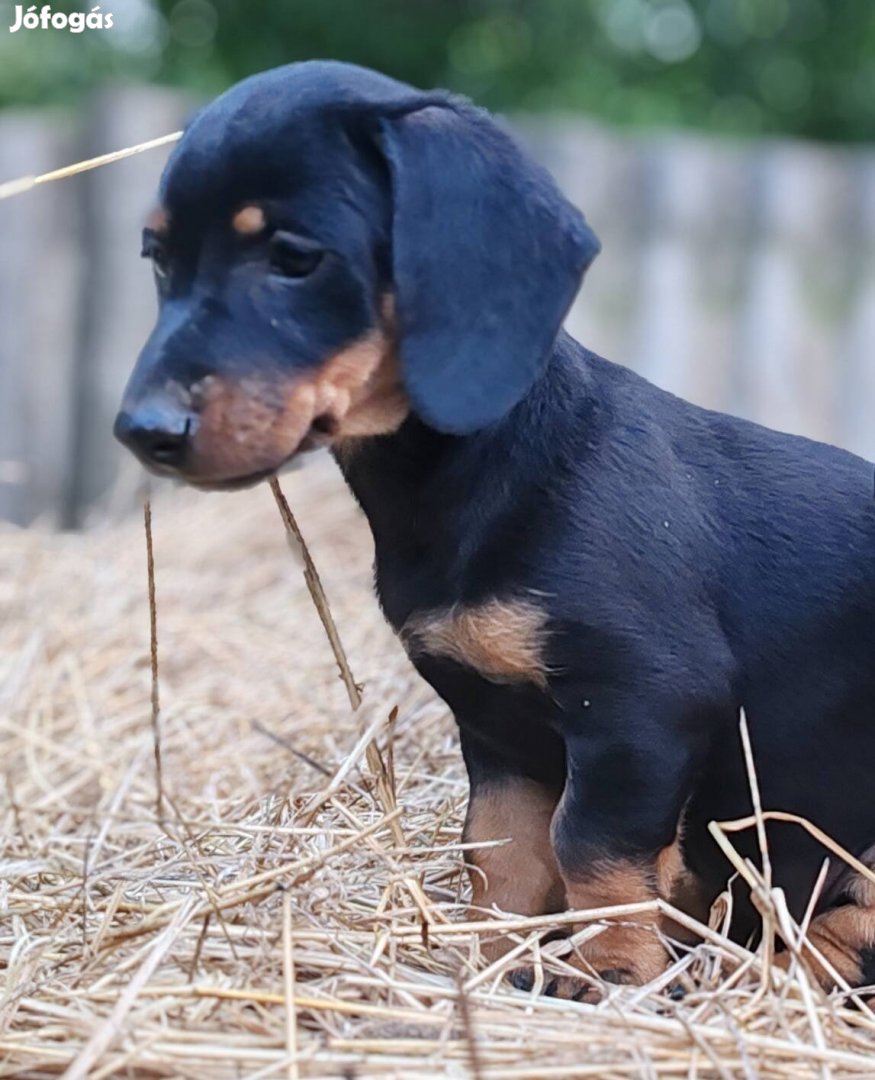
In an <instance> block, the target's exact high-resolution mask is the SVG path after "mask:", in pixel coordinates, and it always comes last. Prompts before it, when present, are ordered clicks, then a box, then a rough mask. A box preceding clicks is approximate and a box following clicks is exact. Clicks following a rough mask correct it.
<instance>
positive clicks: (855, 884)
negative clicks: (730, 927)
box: [775, 849, 875, 990]
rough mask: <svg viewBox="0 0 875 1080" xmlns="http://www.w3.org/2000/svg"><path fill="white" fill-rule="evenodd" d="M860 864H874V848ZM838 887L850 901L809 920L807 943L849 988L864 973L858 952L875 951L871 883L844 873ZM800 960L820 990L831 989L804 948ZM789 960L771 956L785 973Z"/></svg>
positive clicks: (830, 979)
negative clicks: (820, 954) (803, 961)
mask: <svg viewBox="0 0 875 1080" xmlns="http://www.w3.org/2000/svg"><path fill="white" fill-rule="evenodd" d="M861 861H862V862H864V863H866V864H867V865H871V864H872V863H873V862H875V849H870V850H869V851H867V852H866V853H865V854H864V855H863V856H862V857H861ZM838 884H839V887H840V890H841V892H842V893H844V894H845V895H846V896H848V897H850V898H851V901H852V902H851V903H848V904H842V905H841V906H840V907H835V908H831V909H829V910H827V911H824V912H823V914H822V915H818V916H816V918H814V919H812V921H811V925H810V926H809V928H808V934H807V940H808V941H810V942H811V944H812V945H813V946H814V948H815V949H817V951H818V952H820V953H822V954H823V957H824V959H825V960H827V961H828V962H829V963H830V964H832V966H833V967H834V968H835V970H836V971H837V972H838V973H839V975H841V976H842V978H843V979H844V980H845V981H846V982H847V983H848V984H849V985H850V986H862V985H863V984H864V982H865V980H866V978H867V977H868V973H867V975H866V976H865V977H864V974H863V970H862V964H861V958H860V953H861V952H862V951H864V950H865V951H868V950H875V882H872V881H870V880H869V879H868V878H866V877H863V875H862V874H857V873H854V872H853V871H848V872H847V873H846V874H844V875H843V876H842V878H841V879H840V880H839V883H838ZM802 957H803V959H804V960H805V962H806V963H807V964H808V966H809V968H810V969H811V971H812V973H813V975H814V977H815V978H816V979H817V981H818V982H819V983H820V985H821V986H822V987H823V988H824V990H833V989H835V986H836V982H835V979H833V977H832V976H831V975H830V974H829V972H828V971H827V970H826V969H825V968H824V967H822V966H821V964H819V963H818V961H817V960H816V959H815V957H814V956H813V954H812V953H811V952H810V951H809V950H808V949H806V948H805V947H804V946H803V948H802ZM791 959H792V954H791V953H789V952H782V953H779V954H778V955H777V956H776V957H775V963H776V964H777V965H778V966H779V967H782V968H784V969H785V970H786V969H787V968H788V967H789V966H790V962H791Z"/></svg>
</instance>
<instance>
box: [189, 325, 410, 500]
mask: <svg viewBox="0 0 875 1080" xmlns="http://www.w3.org/2000/svg"><path fill="white" fill-rule="evenodd" d="M191 398H192V403H193V405H194V407H195V408H196V409H197V411H198V426H197V430H196V432H195V435H194V437H193V438H192V451H191V458H190V474H191V475H190V477H189V478H190V479H192V480H193V481H194V482H197V481H199V480H200V481H203V482H210V481H220V480H223V479H230V478H233V477H238V476H246V475H249V474H251V473H257V472H262V471H269V470H273V469H276V468H279V466H280V465H282V464H283V463H284V462H285V461H286V460H287V459H288V458H289V457H291V456H292V455H293V454H294V453H295V452H296V451H297V450H298V449H299V448H300V447H301V444H302V443H303V442H304V440H305V439H306V438H307V436H308V434H309V433H310V432H311V427H312V425H313V421H314V420H316V419H317V418H319V419H320V421H321V430H320V431H319V432H318V433H314V434H312V435H311V441H312V445H334V444H335V443H338V442H340V443H343V442H344V441H346V440H354V439H356V438H360V437H362V436H364V435H377V434H388V433H390V432H392V431H395V430H397V429H398V428H399V427H400V426H401V424H402V423H403V422H404V420H405V419H406V417H407V414H408V412H409V405H408V403H407V398H406V395H405V394H404V390H403V388H402V385H401V378H400V375H399V372H398V361H397V356H396V353H395V350H394V348H393V347H392V345H391V343H390V341H389V339H388V337H387V335H386V333H385V332H384V331H383V330H375V331H372V332H370V333H369V334H367V335H366V336H365V337H364V338H362V339H361V340H359V341H357V342H355V343H353V344H352V345H350V346H348V347H347V348H345V349H343V350H342V351H341V352H339V353H336V354H335V355H334V356H332V357H331V358H330V359H329V360H327V361H326V362H325V363H324V364H322V365H321V366H319V367H318V368H316V369H314V370H313V371H311V372H308V373H306V374H298V375H295V376H292V377H289V378H262V377H260V376H258V375H252V376H249V377H246V378H243V379H240V380H239V381H237V382H231V381H228V380H224V379H220V378H218V377H217V376H207V378H205V379H202V380H201V381H200V382H199V383H197V384H196V385H195V386H193V387H192V388H191ZM306 445H307V444H306V443H305V447H306Z"/></svg>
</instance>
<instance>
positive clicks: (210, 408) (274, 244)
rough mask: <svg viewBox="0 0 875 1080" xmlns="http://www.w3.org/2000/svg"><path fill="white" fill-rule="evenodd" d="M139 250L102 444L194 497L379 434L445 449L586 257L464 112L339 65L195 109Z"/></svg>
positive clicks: (529, 182)
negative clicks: (123, 352)
mask: <svg viewBox="0 0 875 1080" xmlns="http://www.w3.org/2000/svg"><path fill="white" fill-rule="evenodd" d="M160 198H161V205H160V208H159V209H158V210H157V211H156V212H155V214H154V215H153V217H152V219H151V220H150V221H149V222H148V224H147V227H146V229H145V230H144V236H143V252H144V254H145V255H146V256H147V257H149V258H151V259H152V262H153V265H154V268H155V277H156V282H157V286H158V295H159V317H158V322H157V325H156V327H155V329H154V331H153V333H152V335H151V337H150V339H149V341H148V342H147V344H146V346H145V348H144V350H143V352H142V354H141V356H140V358H139V360H138V362H137V366H136V368H135V370H134V373H133V375H132V377H131V380H130V383H129V385H128V388H127V391H126V393H125V399H124V403H123V406H122V411H121V413H120V414H119V418H118V420H117V421H116V434H117V435H118V437H119V438H120V439H121V440H122V441H123V442H125V443H126V444H127V445H128V446H130V448H131V449H132V450H134V452H135V453H136V454H137V455H138V456H139V457H140V458H141V460H143V461H144V463H145V464H147V465H149V466H150V467H151V468H153V469H155V470H157V471H164V472H172V473H175V474H178V475H180V476H182V477H183V478H184V479H186V480H188V481H190V482H191V483H195V484H201V485H204V486H236V485H238V484H242V483H250V482H254V481H256V480H258V479H261V478H262V477H264V476H267V475H270V474H272V473H274V472H275V471H276V470H277V469H278V468H280V467H281V466H282V465H283V464H285V462H287V461H288V460H289V459H290V458H292V457H293V456H294V455H295V454H296V453H298V452H299V451H301V450H305V449H308V448H310V447H312V446H317V445H323V444H326V443H333V442H336V441H337V440H340V439H343V438H345V437H349V436H366V435H381V434H388V433H390V432H392V431H394V430H396V429H397V428H398V427H399V426H400V425H401V424H402V423H403V422H404V420H405V418H406V416H407V415H408V412H409V411H410V410H412V411H413V412H415V413H416V414H417V415H418V416H419V417H420V419H421V420H422V421H424V422H425V423H426V424H429V425H431V426H432V427H434V428H436V429H438V430H440V431H445V432H451V433H455V434H465V433H468V432H472V431H476V430H478V429H480V428H482V427H485V426H487V425H489V424H492V423H495V422H496V421H498V420H499V419H501V417H502V416H504V415H505V414H506V413H507V412H508V411H509V410H510V409H511V408H512V407H513V406H514V405H515V404H516V403H517V401H519V400H520V398H521V397H522V396H523V395H524V394H525V393H526V391H527V389H528V388H529V386H530V385H531V384H532V382H533V381H534V380H535V379H536V378H537V376H538V374H539V373H540V371H541V370H542V368H543V366H544V364H545V362H546V359H547V357H548V355H549V352H550V349H551V346H552V344H553V341H554V339H555V337H556V334H557V333H558V331H559V327H560V325H561V321H562V319H563V317H564V315H565V313H566V311H567V309H568V306H569V305H570V303H571V300H572V299H573V297H574V294H575V292H576V291H577V288H578V286H579V283H580V280H581V277H582V275H583V273H584V271H585V269H586V267H587V266H588V264H589V263H590V261H591V260H592V258H593V257H594V255H595V254H596V253H597V251H598V242H597V240H596V239H595V236H594V234H593V233H592V232H591V230H590V229H589V227H588V226H587V225H586V224H585V222H584V220H583V217H582V216H581V215H580V214H579V213H578V211H576V210H575V209H574V208H573V207H572V206H571V205H570V204H569V203H568V202H567V201H566V200H565V199H564V198H563V197H562V195H561V194H560V193H559V191H558V189H557V188H556V186H555V184H554V183H553V181H552V179H551V178H550V177H549V175H548V174H547V173H546V172H544V171H543V170H542V169H540V168H538V167H537V166H535V165H534V164H532V163H531V162H529V161H528V160H527V159H526V158H525V157H524V156H523V154H522V153H521V152H520V151H519V149H518V148H517V147H516V145H515V144H514V143H513V141H512V140H511V139H510V137H509V136H508V135H507V134H506V133H505V132H504V131H503V130H502V129H501V128H499V127H498V126H497V125H496V124H495V123H494V122H493V121H492V120H491V119H490V118H489V117H488V116H487V115H486V114H485V113H483V112H481V111H480V110H477V109H475V108H473V107H472V106H470V105H469V104H468V103H466V102H464V101H460V100H458V99H456V98H452V97H450V96H449V95H446V94H443V93H424V92H421V91H418V90H415V89H413V88H411V87H408V86H405V85H404V84H402V83H398V82H395V81H393V80H391V79H388V78H385V77H384V76H381V75H378V74H376V73H374V72H369V71H365V70H363V69H360V68H355V67H351V66H349V65H344V64H337V63H328V62H311V63H305V64H293V65H290V66H288V67H285V68H279V69H277V70H275V71H269V72H266V73H264V74H262V75H258V76H255V77H253V78H251V79H247V80H246V81H244V82H243V83H240V84H238V85H237V86H235V87H233V88H232V89H231V90H230V91H228V92H227V93H226V94H224V95H223V96H222V97H220V98H219V99H218V100H217V101H215V102H214V103H213V104H212V105H210V106H208V107H207V108H206V109H205V110H204V111H203V112H201V113H200V114H199V115H198V116H197V117H196V118H195V119H194V121H193V122H192V123H191V124H190V125H189V127H188V128H187V130H186V132H185V134H184V136H183V138H182V140H181V142H180V143H179V145H178V146H177V148H176V150H175V152H174V153H173V155H172V156H171V159H170V161H169V163H168V165H167V168H166V170H165V172H164V176H163V178H162V182H161V191H160Z"/></svg>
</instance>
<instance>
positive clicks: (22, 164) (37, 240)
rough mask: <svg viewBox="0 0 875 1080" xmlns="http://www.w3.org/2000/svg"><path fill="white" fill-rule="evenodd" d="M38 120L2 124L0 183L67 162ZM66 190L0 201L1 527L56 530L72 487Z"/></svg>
mask: <svg viewBox="0 0 875 1080" xmlns="http://www.w3.org/2000/svg"><path fill="white" fill-rule="evenodd" d="M73 153H74V150H73V140H72V139H71V138H70V137H69V135H68V134H67V128H66V126H65V125H63V124H62V123H59V122H58V118H57V117H56V116H53V115H51V114H47V113H45V112H36V111H34V112H26V111H23V112H16V113H6V114H4V115H3V116H2V117H0V179H2V180H5V179H13V178H15V177H17V176H19V175H21V174H23V173H27V172H40V171H42V170H44V169H48V168H52V167H53V166H55V165H56V164H57V163H58V162H59V161H67V160H70V157H71V154H73ZM75 204H76V200H75V191H74V189H73V187H70V186H68V187H67V188H65V189H63V190H59V191H55V190H50V189H49V188H48V187H47V188H44V189H39V190H36V191H33V192H31V193H30V194H27V195H23V196H20V197H19V198H16V199H10V200H8V201H5V202H0V235H2V237H3V247H2V255H0V326H2V328H3V332H2V334H0V518H5V519H7V520H10V521H14V522H17V523H19V524H27V523H28V522H30V521H32V520H34V518H36V517H40V516H42V517H45V518H47V519H48V520H50V521H53V522H55V523H57V522H58V520H59V516H60V513H61V507H62V505H63V496H64V490H65V487H66V485H67V483H68V482H69V479H70V472H69V469H70V443H71V439H72V422H73V417H72V412H71V409H70V402H71V399H72V393H73V377H74V376H73V356H74V342H75V335H76V320H77V304H76V301H77V297H76V277H77V270H78V254H77V252H78V235H77V222H76V213H75Z"/></svg>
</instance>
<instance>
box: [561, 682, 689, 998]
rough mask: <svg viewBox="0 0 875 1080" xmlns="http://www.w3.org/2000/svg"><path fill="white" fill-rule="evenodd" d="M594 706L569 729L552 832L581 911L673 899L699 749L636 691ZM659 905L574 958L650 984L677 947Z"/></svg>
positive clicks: (612, 975) (594, 969) (605, 973)
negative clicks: (666, 939) (668, 945)
mask: <svg viewBox="0 0 875 1080" xmlns="http://www.w3.org/2000/svg"><path fill="white" fill-rule="evenodd" d="M606 704H607V703H606V702H605V703H604V704H603V707H602V708H601V709H598V706H593V712H592V714H591V718H590V716H587V723H581V724H580V725H579V726H578V727H577V728H576V730H575V731H574V732H573V733H570V734H569V735H568V736H567V737H566V751H567V756H568V775H567V780H566V785H565V792H564V794H563V796H562V800H561V802H560V804H559V806H558V808H557V810H556V814H555V815H554V818H553V822H552V826H551V838H552V842H553V849H554V852H555V855H556V860H557V863H558V865H559V868H560V872H561V874H562V879H563V882H564V885H565V894H566V898H567V903H568V907H569V908H570V909H572V910H574V909H580V910H587V909H594V908H601V907H612V906H614V905H619V904H629V903H636V902H640V901H649V900H655V899H657V898H658V897H662V898H666V899H667V898H669V897H670V896H671V892H672V888H673V886H674V884H675V881H676V880H677V878H678V876H679V875H680V873H681V872H682V869H683V864H682V860H681V856H680V851H679V847H678V842H677V836H678V828H679V821H680V816H681V812H682V809H683V806H684V802H685V800H686V797H687V793H688V787H689V782H690V777H691V772H692V768H693V764H694V754H693V753H692V749H691V746H690V745H689V742H688V741H687V742H686V743H685V740H683V739H681V738H678V737H677V735H676V734H673V731H675V727H674V724H673V722H672V721H673V717H672V716H671V715H670V714H660V712H658V711H657V710H655V709H653V707H652V705H651V706H650V707H649V708H648V709H647V714H646V715H642V712H643V710H642V705H641V704H640V703H639V702H638V701H629V700H628V699H625V700H623V701H622V702H621V701H616V702H615V703H613V704H614V708H613V709H608V708H606V707H604V705H606ZM659 926H660V918H659V916H658V914H657V913H655V912H654V913H647V914H642V915H637V916H634V917H630V918H628V919H624V920H617V921H611V922H609V923H608V924H607V926H606V927H604V928H603V929H601V930H600V932H598V933H597V934H596V935H595V936H593V937H591V938H589V939H587V940H585V941H583V942H582V943H581V944H580V945H578V946H577V949H576V954H575V955H574V956H573V957H572V958H571V960H570V962H571V963H572V965H573V966H575V967H579V968H580V969H581V970H582V971H584V972H586V973H587V974H588V975H597V976H599V977H600V978H602V979H605V980H606V981H609V982H625V983H634V984H641V983H645V982H649V981H650V980H651V979H653V978H655V977H656V976H657V975H659V973H660V972H661V971H663V970H664V969H665V967H666V965H667V963H668V955H667V953H666V951H665V948H664V946H663V944H662V941H661V940H660V936H659V934H658V932H657V931H658V929H659ZM589 985H591V984H589V983H587V981H586V980H577V979H574V978H566V979H559V980H556V982H555V984H554V985H553V986H552V987H551V991H550V992H552V993H554V994H556V995H557V996H563V997H576V996H582V995H583V994H584V993H585V992H586V990H587V987H588V986H589Z"/></svg>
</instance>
